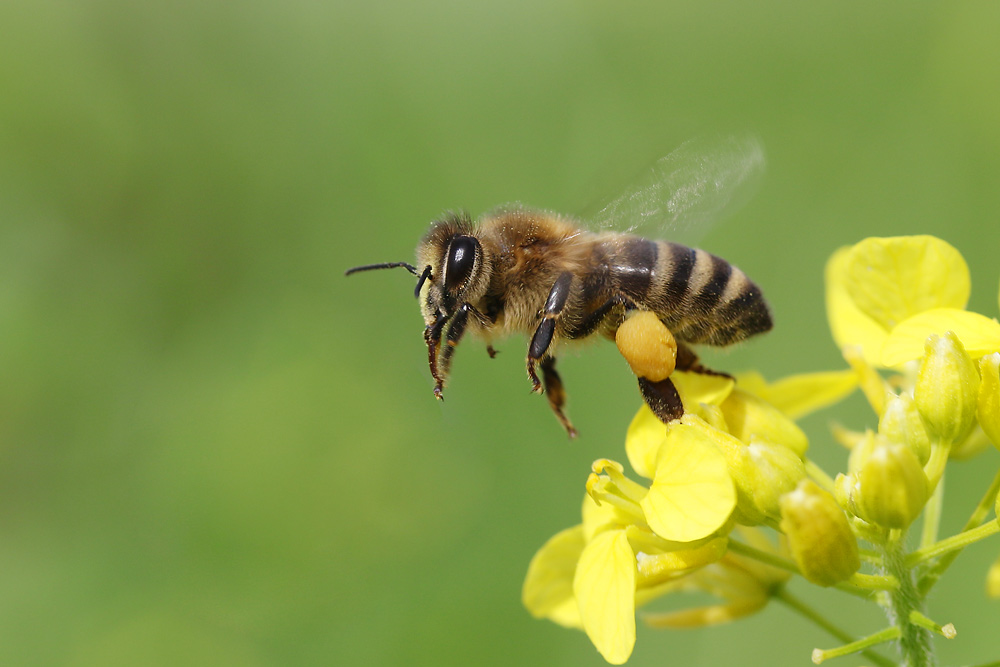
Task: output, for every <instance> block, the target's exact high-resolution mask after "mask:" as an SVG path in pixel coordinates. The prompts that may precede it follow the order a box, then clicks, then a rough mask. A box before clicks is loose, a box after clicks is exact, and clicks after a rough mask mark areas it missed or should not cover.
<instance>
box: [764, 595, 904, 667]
mask: <svg viewBox="0 0 1000 667" xmlns="http://www.w3.org/2000/svg"><path fill="white" fill-rule="evenodd" d="M774 597H775V598H776V599H777V600H780V601H781V602H783V603H784V604H785V605H787V606H788V607H789V608H790V609H793V610H794V611H796V612H798V613H799V614H800V615H801V616H802V617H803V618H805V619H807V620H809V621H811V622H812V623H814V624H815V625H816V626H818V627H820V628H822V629H823V630H826V631H827V632H828V633H830V635H832V636H833V637H835V638H836V639H839V640H840V641H842V642H845V643H847V644H853V643H854V640H853V639H852V638H851V636H850V635H849V634H847V632H845V631H844V630H842V629H840V628H839V627H837V626H836V625H834V624H833V623H831V622H830V621H829V620H828V619H827V618H826V617H825V616H823V615H822V614H821V613H819V612H818V611H816V610H815V609H813V608H812V607H810V606H809V605H807V604H806V603H804V602H803V601H802V600H800V599H798V598H797V597H796V596H794V595H792V594H791V593H789V592H788V589H786V588H785V587H784V586H782V587H781V588H779V589H778V591H777V592H776V593H775V594H774ZM861 653H862V655H864V656H865V657H866V658H868V659H869V660H870V661H872V662H873V663H874V664H876V665H880V666H881V667H892V666H893V665H895V664H896V663H894V662H893V661H891V660H888V659H886V658H883V657H882V656H880V655H879V654H878V653H875V652H874V651H870V650H868V649H867V648H864V649H862V650H861Z"/></svg>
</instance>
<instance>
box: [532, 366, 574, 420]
mask: <svg viewBox="0 0 1000 667" xmlns="http://www.w3.org/2000/svg"><path fill="white" fill-rule="evenodd" d="M540 365H541V368H542V379H543V380H545V396H546V397H547V398H548V399H549V407H550V408H552V412H554V413H556V419H558V420H559V423H560V424H562V425H563V428H564V429H566V433H568V434H569V437H571V438H575V437H576V429H575V428H573V424H571V423H570V421H569V418H568V417H566V413H564V412H563V406H564V405H566V390H565V389H564V388H563V383H562V378H561V377H559V373H557V372H556V358H555V357H545V358H544V359H542V363H541V364H540Z"/></svg>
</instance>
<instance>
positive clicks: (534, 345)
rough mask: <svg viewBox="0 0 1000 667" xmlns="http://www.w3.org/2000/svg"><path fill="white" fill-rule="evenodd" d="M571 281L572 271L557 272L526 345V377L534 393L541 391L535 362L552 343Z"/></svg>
mask: <svg viewBox="0 0 1000 667" xmlns="http://www.w3.org/2000/svg"><path fill="white" fill-rule="evenodd" d="M572 283H573V274H572V273H570V272H569V271H564V272H563V273H561V274H559V277H558V278H557V279H556V282H555V284H554V285H552V289H550V290H549V296H548V298H546V299H545V308H544V309H542V321H541V322H539V323H538V328H536V329H535V334H534V335H533V336H532V337H531V343H530V344H529V345H528V378H530V379H531V390H532V391H533V392H535V393H536V394H537V393H541V391H542V383H541V381H540V380H539V379H538V374H537V373H535V364H536V363H538V361H539V360H540V359H542V358H543V357H544V356H545V353H546V352H547V351H548V349H549V345H550V344H551V343H552V337H553V335H555V332H556V320H558V319H559V315H561V314H562V310H563V308H564V307H565V306H566V300H567V299H568V298H569V288H570V286H571V285H572Z"/></svg>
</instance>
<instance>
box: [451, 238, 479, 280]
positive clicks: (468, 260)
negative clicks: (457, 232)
mask: <svg viewBox="0 0 1000 667" xmlns="http://www.w3.org/2000/svg"><path fill="white" fill-rule="evenodd" d="M478 249H479V241H477V240H476V239H474V238H473V237H471V236H456V237H455V238H454V239H452V241H451V244H450V245H449V246H448V264H447V267H446V269H445V272H444V286H445V289H447V290H448V291H455V290H456V289H458V288H459V287H460V286H461V285H462V283H464V282H465V281H466V280H468V279H469V276H470V275H472V269H473V267H474V266H475V264H476V252H477V251H478Z"/></svg>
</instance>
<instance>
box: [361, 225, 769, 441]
mask: <svg viewBox="0 0 1000 667" xmlns="http://www.w3.org/2000/svg"><path fill="white" fill-rule="evenodd" d="M396 267H402V268H405V269H407V270H408V271H410V273H412V274H414V275H416V276H418V280H417V287H416V290H415V294H416V296H417V298H418V299H419V300H420V308H421V311H422V313H423V317H424V323H425V325H426V326H425V328H424V341H425V342H426V344H427V356H428V363H429V365H430V372H431V376H432V377H433V378H434V395H435V396H436V397H437V398H439V399H440V398H442V390H443V389H444V386H445V383H446V382H447V380H448V374H449V371H450V369H451V361H452V356H453V355H454V353H455V349H456V347H457V346H458V344H459V342H460V341H461V340H462V338H463V336H464V335H465V334H466V333H472V334H473V335H474V336H477V337H479V338H481V339H482V340H484V341H485V342H486V344H487V351H488V352H489V353H490V356H493V355H494V354H495V352H494V350H493V346H492V343H493V341H494V340H495V339H497V338H502V337H505V336H507V335H509V334H513V333H522V334H527V335H530V336H531V338H530V343H529V344H528V353H527V359H526V366H527V372H528V378H529V379H530V381H531V385H532V390H533V391H535V392H541V391H542V390H543V383H544V392H545V394H546V396H547V397H548V401H549V405H550V407H551V408H552V410H553V412H555V415H556V417H557V418H558V419H559V421H560V423H561V424H562V425H563V427H564V428H565V429H566V431H567V433H568V434H569V435H570V437H574V436H575V435H576V429H575V428H574V427H573V425H572V423H571V422H570V420H569V419H568V418H567V417H566V414H565V411H564V405H565V400H566V392H565V390H564V388H563V383H562V379H561V378H560V376H559V373H557V372H556V367H555V365H556V357H555V354H554V350H555V349H556V347H557V344H558V343H561V342H563V341H580V340H584V339H587V338H590V337H592V336H604V337H607V338H610V339H612V340H613V339H614V335H615V332H616V331H617V330H618V327H619V325H621V323H622V322H623V321H624V320H625V316H626V314H627V313H628V312H629V311H631V310H648V311H652V312H654V313H656V315H657V316H658V317H659V319H660V321H662V322H663V324H664V325H666V327H667V328H668V329H669V330H670V331H671V333H673V335H674V338H676V340H677V342H678V365H677V367H678V369H680V370H702V371H705V370H706V369H703V368H702V367H701V366H700V365H699V364H698V362H697V356H696V355H695V354H694V352H693V351H692V350H691V349H690V347H688V346H689V345H691V344H694V345H697V344H705V345H715V346H725V345H731V344H733V343H737V342H739V341H742V340H744V339H746V338H748V337H750V336H753V335H754V334H758V333H762V332H765V331H768V330H769V329H770V328H771V326H772V320H771V314H770V311H769V309H768V306H767V303H766V302H765V301H764V297H763V295H762V293H761V290H760V288H759V287H757V285H756V284H754V283H753V282H752V281H751V280H750V279H749V278H748V277H747V276H746V274H744V273H743V272H742V271H741V270H740V269H738V268H736V267H735V266H733V265H732V264H730V263H729V262H727V261H726V260H724V259H721V258H720V257H716V256H715V255H711V254H709V253H707V252H705V251H704V250H699V249H696V248H689V247H687V246H684V245H680V244H677V243H671V242H669V241H654V240H650V239H646V238H642V237H640V236H633V235H630V234H623V233H617V232H601V233H594V232H589V231H586V230H583V229H581V228H580V227H579V226H578V225H577V224H575V223H574V222H573V221H571V220H569V219H567V218H564V217H562V216H559V215H555V214H551V213H543V212H538V211H532V210H528V209H524V208H520V207H517V208H507V209H501V210H499V211H497V212H495V213H491V214H488V215H486V216H484V217H482V218H481V219H480V220H478V221H477V222H475V223H474V222H473V221H472V220H471V219H470V218H469V216H468V215H466V214H451V215H448V216H446V217H444V218H443V219H441V220H438V221H436V222H435V223H433V224H432V225H431V228H430V230H429V231H428V232H427V234H426V235H425V236H424V238H423V239H422V240H421V241H420V244H419V245H418V246H417V265H416V266H413V265H411V264H408V263H406V262H390V263H385V264H369V265H365V266H357V267H354V268H352V269H349V270H348V271H347V274H352V273H357V272H359V271H368V270H372V269H388V268H396ZM418 267H420V268H419V269H418ZM539 369H540V370H541V376H542V377H541V379H539V377H538V372H537V371H538V370H539ZM664 382H666V383H669V378H668V379H667V380H665V381H664ZM643 384H644V383H643V379H642V378H640V389H641V390H642V394H643V397H644V398H645V399H646V402H647V403H649V404H650V407H652V408H654V412H657V414H658V416H660V418H661V419H664V421H669V420H670V419H673V418H676V417H678V416H680V415H679V414H677V409H678V404H679V399H674V398H673V396H671V395H670V394H669V392H670V387H669V386H667V385H664V386H663V387H662V388H658V387H655V386H652V385H653V383H649V382H646V383H645V384H646V385H648V386H643ZM658 390H659V391H658ZM664 392H667V395H668V397H667V398H666V399H663V398H662V394H663V393H664ZM651 394H652V395H651ZM658 394H660V396H658ZM664 400H666V402H667V404H668V405H667V406H666V407H663V406H662V405H660V404H661V403H663V401H664ZM680 412H681V414H682V413H683V407H682V406H681V407H680Z"/></svg>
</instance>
